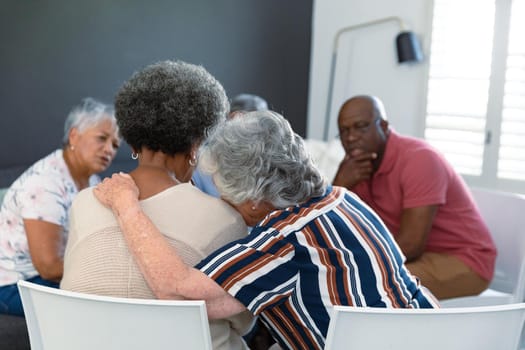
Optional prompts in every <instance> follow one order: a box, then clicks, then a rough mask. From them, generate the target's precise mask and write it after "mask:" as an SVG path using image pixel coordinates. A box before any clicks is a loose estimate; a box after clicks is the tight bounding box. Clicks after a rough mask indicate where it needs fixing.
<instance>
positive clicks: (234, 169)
mask: <svg viewBox="0 0 525 350" xmlns="http://www.w3.org/2000/svg"><path fill="white" fill-rule="evenodd" d="M199 162H200V167H201V168H202V170H203V171H204V172H206V173H210V174H212V175H213V179H214V181H215V185H216V186H217V189H218V191H219V193H220V194H221V196H222V197H223V198H224V199H226V200H227V201H229V202H231V203H232V204H240V203H242V202H245V201H247V200H253V201H255V202H261V201H266V202H269V203H271V204H272V205H273V206H274V207H276V208H285V207H289V206H292V205H296V204H300V203H303V202H305V201H307V200H308V199H309V198H311V197H317V196H320V195H322V194H323V193H324V192H325V190H326V181H325V179H324V178H323V176H322V175H321V173H320V172H319V170H318V169H317V167H316V166H315V165H314V163H313V161H312V158H311V157H310V155H309V153H308V152H307V151H306V148H305V145H304V141H303V139H302V138H301V137H300V136H299V135H297V134H296V133H294V131H293V130H292V128H291V126H290V123H288V121H287V120H286V119H284V118H283V117H282V116H281V115H279V114H278V113H275V112H271V111H255V112H249V113H246V114H245V115H243V117H242V118H234V119H232V120H229V121H227V122H225V123H221V124H220V125H218V126H217V127H216V128H215V129H214V130H213V132H212V133H211V134H210V135H209V137H208V139H207V140H206V141H205V142H204V143H203V145H202V146H201V149H200V159H199Z"/></svg>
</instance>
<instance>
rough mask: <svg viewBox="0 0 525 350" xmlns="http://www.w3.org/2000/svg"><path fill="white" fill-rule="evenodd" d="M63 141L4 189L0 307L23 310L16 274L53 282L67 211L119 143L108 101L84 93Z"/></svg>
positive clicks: (0, 221) (59, 262)
mask: <svg viewBox="0 0 525 350" xmlns="http://www.w3.org/2000/svg"><path fill="white" fill-rule="evenodd" d="M62 143H63V146H62V148H60V149H57V150H55V151H53V152H52V153H51V154H49V155H47V156H45V157H44V158H42V159H40V160H38V161H37V162H36V163H34V164H33V165H32V166H31V167H30V168H28V169H27V170H26V171H25V172H24V173H23V174H22V175H20V177H18V178H17V179H16V180H15V181H14V182H13V184H12V185H11V186H10V187H9V189H8V190H7V192H6V194H5V197H4V200H3V203H2V206H1V209H0V313H5V314H12V315H19V316H23V315H24V312H23V307H22V304H21V301H20V296H19V294H18V288H17V285H16V283H17V282H18V280H29V281H31V282H34V283H38V284H43V285H47V286H52V287H58V283H59V281H60V279H61V278H62V271H63V254H64V247H65V242H66V240H67V236H68V226H69V222H68V211H69V208H70V206H71V202H72V200H73V198H74V197H75V196H76V194H77V193H78V191H80V190H82V189H84V188H86V187H88V186H92V185H95V184H97V183H98V182H100V178H99V177H98V176H97V175H96V174H97V173H100V172H102V171H104V170H106V169H107V168H108V166H109V165H110V164H111V162H112V160H113V158H114V157H115V155H116V152H117V149H118V147H119V145H120V138H119V135H118V128H117V125H116V120H115V116H114V112H113V107H112V106H109V105H106V104H104V103H102V102H99V101H96V100H94V99H92V98H86V99H84V100H83V101H82V103H81V104H80V105H78V106H76V107H75V108H73V110H72V111H71V112H70V113H69V115H68V117H67V118H66V121H65V125H64V137H63V140H62Z"/></svg>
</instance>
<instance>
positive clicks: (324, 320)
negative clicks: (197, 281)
mask: <svg viewBox="0 0 525 350" xmlns="http://www.w3.org/2000/svg"><path fill="white" fill-rule="evenodd" d="M404 260H405V258H404V256H403V254H402V253H401V250H400V249H399V247H398V246H397V244H396V243H395V241H394V238H393V237H392V235H391V234H390V233H389V231H388V229H387V228H386V226H385V225H384V224H383V222H382V221H381V219H380V218H379V217H378V216H377V215H376V214H375V213H374V212H373V211H372V210H371V209H370V208H369V207H368V206H367V205H366V204H364V202H362V201H361V200H360V199H359V198H358V197H357V196H356V195H355V194H353V193H352V192H349V191H347V190H346V189H344V188H341V187H335V186H334V187H332V186H329V187H328V188H327V191H326V193H325V195H323V196H321V197H317V198H313V199H311V200H310V201H308V202H307V203H304V204H301V205H297V206H293V207H289V208H286V209H283V210H276V211H274V212H272V213H270V214H269V215H268V216H267V217H266V218H265V219H264V220H263V221H261V222H260V223H259V224H258V225H257V226H256V227H254V228H253V230H252V231H251V233H250V234H249V235H248V236H247V237H246V238H244V239H241V240H238V241H235V242H232V243H231V244H229V245H227V246H225V247H223V248H221V249H219V250H218V251H216V252H214V253H213V254H212V255H210V256H209V257H208V258H206V259H205V260H203V261H202V262H200V263H199V265H198V266H197V267H198V268H199V269H201V271H203V272H204V273H206V274H207V275H208V276H210V277H211V278H213V279H214V280H215V281H216V282H217V283H219V284H220V285H221V286H222V287H223V288H224V289H225V290H226V291H228V292H229V293H230V294H231V295H233V296H234V297H235V298H237V299H238V300H239V301H241V302H242V303H243V304H244V305H246V307H247V308H248V309H249V310H251V311H252V312H253V313H254V314H256V315H260V316H261V319H262V320H263V322H264V323H266V325H267V326H268V327H269V328H270V331H271V332H272V334H273V336H274V337H275V338H276V340H277V341H278V342H279V344H280V345H281V347H283V348H285V349H322V348H323V347H324V343H325V337H326V333H327V331H328V324H329V322H330V314H331V309H332V306H333V305H353V306H368V307H394V308H432V307H438V302H437V301H436V300H435V298H434V297H433V296H432V294H431V293H430V292H429V291H428V290H426V289H425V288H423V287H421V286H420V285H419V283H418V281H417V279H416V278H415V277H413V276H412V275H411V274H410V273H409V272H408V270H407V269H406V268H405V266H404Z"/></svg>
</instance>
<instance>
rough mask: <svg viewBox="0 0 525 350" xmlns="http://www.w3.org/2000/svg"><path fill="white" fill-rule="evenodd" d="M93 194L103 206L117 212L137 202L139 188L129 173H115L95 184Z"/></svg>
mask: <svg viewBox="0 0 525 350" xmlns="http://www.w3.org/2000/svg"><path fill="white" fill-rule="evenodd" d="M93 194H94V195H95V197H96V198H97V199H98V200H99V201H100V202H101V203H102V204H103V205H104V206H106V207H108V208H110V209H112V210H114V211H117V212H118V211H120V210H121V209H124V208H125V207H127V206H129V205H134V204H136V203H137V202H138V197H139V189H138V187H137V185H136V184H135V181H133V178H132V177H131V176H130V175H129V174H125V173H115V174H113V175H112V176H111V178H109V177H107V178H105V179H104V180H103V181H102V182H101V183H99V184H98V185H97V186H95V188H94V190H93Z"/></svg>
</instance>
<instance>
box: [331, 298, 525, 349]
mask: <svg viewBox="0 0 525 350" xmlns="http://www.w3.org/2000/svg"><path fill="white" fill-rule="evenodd" d="M524 321H525V303H519V304H507V305H497V306H482V307H469V308H451V309H392V308H390V309H388V308H365V307H351V306H335V307H334V309H333V312H332V318H331V321H330V325H329V327H328V334H327V337H326V346H325V349H327V350H347V349H357V350H360V349H367V350H368V349H370V350H376V349H377V350H379V349H381V350H383V349H390V350H422V349H424V350H444V349H446V350H474V349H475V350H496V349H497V350H515V349H517V348H518V340H519V336H520V333H521V330H522V327H523V323H524Z"/></svg>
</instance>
